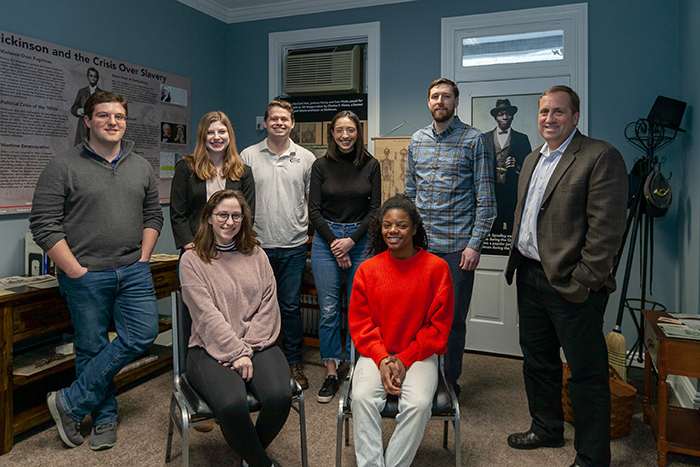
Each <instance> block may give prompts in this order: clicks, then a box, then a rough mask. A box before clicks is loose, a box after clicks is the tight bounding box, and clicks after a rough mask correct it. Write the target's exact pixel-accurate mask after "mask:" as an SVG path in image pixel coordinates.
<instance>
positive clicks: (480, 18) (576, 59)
mask: <svg viewBox="0 0 700 467" xmlns="http://www.w3.org/2000/svg"><path fill="white" fill-rule="evenodd" d="M554 29H561V30H563V31H564V59H563V60H554V61H542V62H529V63H509V64H498V65H484V66H477V67H468V68H465V67H462V47H461V44H462V38H464V37H482V36H498V35H503V34H515V33H521V32H533V31H548V30H554ZM441 70H442V76H444V77H446V78H449V79H451V80H453V81H455V82H457V83H470V82H484V81H503V80H516V79H528V78H554V77H562V76H568V77H569V83H570V86H571V88H573V89H574V90H575V91H576V92H577V93H578V95H579V96H580V98H581V120H580V121H579V125H578V126H579V128H580V129H581V131H582V132H584V133H587V131H588V5H587V4H586V3H577V4H571V5H561V6H553V7H544V8H531V9H527V10H516V11H505V12H497V13H487V14H479V15H469V16H458V17H453V18H443V19H442V56H441ZM542 91H544V89H543V90H542Z"/></svg>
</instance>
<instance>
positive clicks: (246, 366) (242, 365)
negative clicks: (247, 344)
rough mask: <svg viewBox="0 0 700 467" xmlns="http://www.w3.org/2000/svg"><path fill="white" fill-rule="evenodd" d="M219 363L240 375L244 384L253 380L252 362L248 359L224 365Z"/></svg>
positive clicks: (240, 359) (243, 358)
mask: <svg viewBox="0 0 700 467" xmlns="http://www.w3.org/2000/svg"><path fill="white" fill-rule="evenodd" d="M219 363H221V364H222V365H223V366H225V367H230V368H231V369H232V370H235V371H237V372H238V373H240V375H241V378H243V381H245V382H246V383H247V382H248V381H250V380H251V379H252V378H253V362H252V360H251V359H250V357H241V358H239V359H238V360H234V362H233V363H229V362H226V363H224V362H221V361H219Z"/></svg>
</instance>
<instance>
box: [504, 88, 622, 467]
mask: <svg viewBox="0 0 700 467" xmlns="http://www.w3.org/2000/svg"><path fill="white" fill-rule="evenodd" d="M579 102H580V101H579V98H578V95H576V93H575V92H574V91H573V90H572V89H571V88H569V87H566V86H554V87H552V88H550V89H548V90H547V91H545V92H544V93H543V94H542V95H541V96H540V99H539V116H538V128H539V131H540V133H541V134H542V136H543V137H544V139H545V141H546V143H545V144H544V145H543V146H542V147H540V148H538V149H536V150H535V151H533V152H532V153H530V155H528V156H527V158H526V159H525V162H524V163H523V167H522V171H521V173H520V179H519V182H518V203H517V206H516V210H515V220H514V226H513V242H512V245H511V249H510V257H509V258H508V265H507V266H506V271H505V273H506V280H507V281H508V283H509V284H510V283H512V281H513V274H514V272H515V270H516V269H517V271H518V274H517V287H518V313H519V318H520V346H521V348H522V351H523V357H524V361H523V375H524V378H525V390H526V392H527V398H528V405H529V408H530V415H531V416H532V423H531V425H530V429H529V430H528V431H526V432H525V433H515V434H512V435H510V436H509V437H508V445H509V446H511V447H513V448H515V449H535V448H539V447H560V446H563V445H564V416H563V411H562V406H561V385H562V363H561V358H560V353H559V348H560V347H561V348H563V350H564V354H565V356H566V359H567V363H568V365H569V367H570V369H571V378H569V383H568V384H569V391H570V393H571V406H572V410H573V416H574V421H575V424H576V433H575V439H574V447H575V448H576V452H577V455H576V459H575V460H574V463H573V464H572V467H576V466H580V467H584V466H585V467H594V466H595V467H598V466H604V467H607V466H609V465H610V388H609V383H608V363H607V362H608V356H607V349H606V347H605V338H604V335H603V330H602V328H603V315H604V313H605V305H606V303H607V297H608V294H610V293H612V292H613V291H614V290H615V278H614V277H613V275H612V274H611V272H610V271H611V269H612V267H613V263H614V262H615V261H616V254H617V252H618V249H619V248H620V244H621V242H622V237H623V235H624V231H625V223H626V203H627V170H626V168H625V163H624V161H623V159H622V156H621V155H620V153H619V152H618V151H617V149H615V148H614V147H612V146H611V145H610V144H608V143H606V142H604V141H599V140H594V139H591V138H588V137H586V136H584V135H582V134H581V133H580V132H579V131H578V130H577V129H576V126H577V124H578V120H579Z"/></svg>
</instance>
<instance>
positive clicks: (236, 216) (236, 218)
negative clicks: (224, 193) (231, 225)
mask: <svg viewBox="0 0 700 467" xmlns="http://www.w3.org/2000/svg"><path fill="white" fill-rule="evenodd" d="M214 215H215V216H216V220H217V221H219V222H227V221H228V218H229V217H230V218H231V219H233V222H241V221H242V220H243V214H241V213H240V212H234V213H233V214H229V213H227V212H215V213H214Z"/></svg>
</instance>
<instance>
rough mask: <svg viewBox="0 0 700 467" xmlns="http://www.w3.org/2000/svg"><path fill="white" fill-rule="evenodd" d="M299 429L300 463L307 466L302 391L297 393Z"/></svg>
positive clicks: (304, 466)
mask: <svg viewBox="0 0 700 467" xmlns="http://www.w3.org/2000/svg"><path fill="white" fill-rule="evenodd" d="M299 431H300V433H301V465H302V467H308V466H309V457H308V451H307V446H306V412H305V410H304V393H303V392H302V393H301V394H299Z"/></svg>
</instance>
